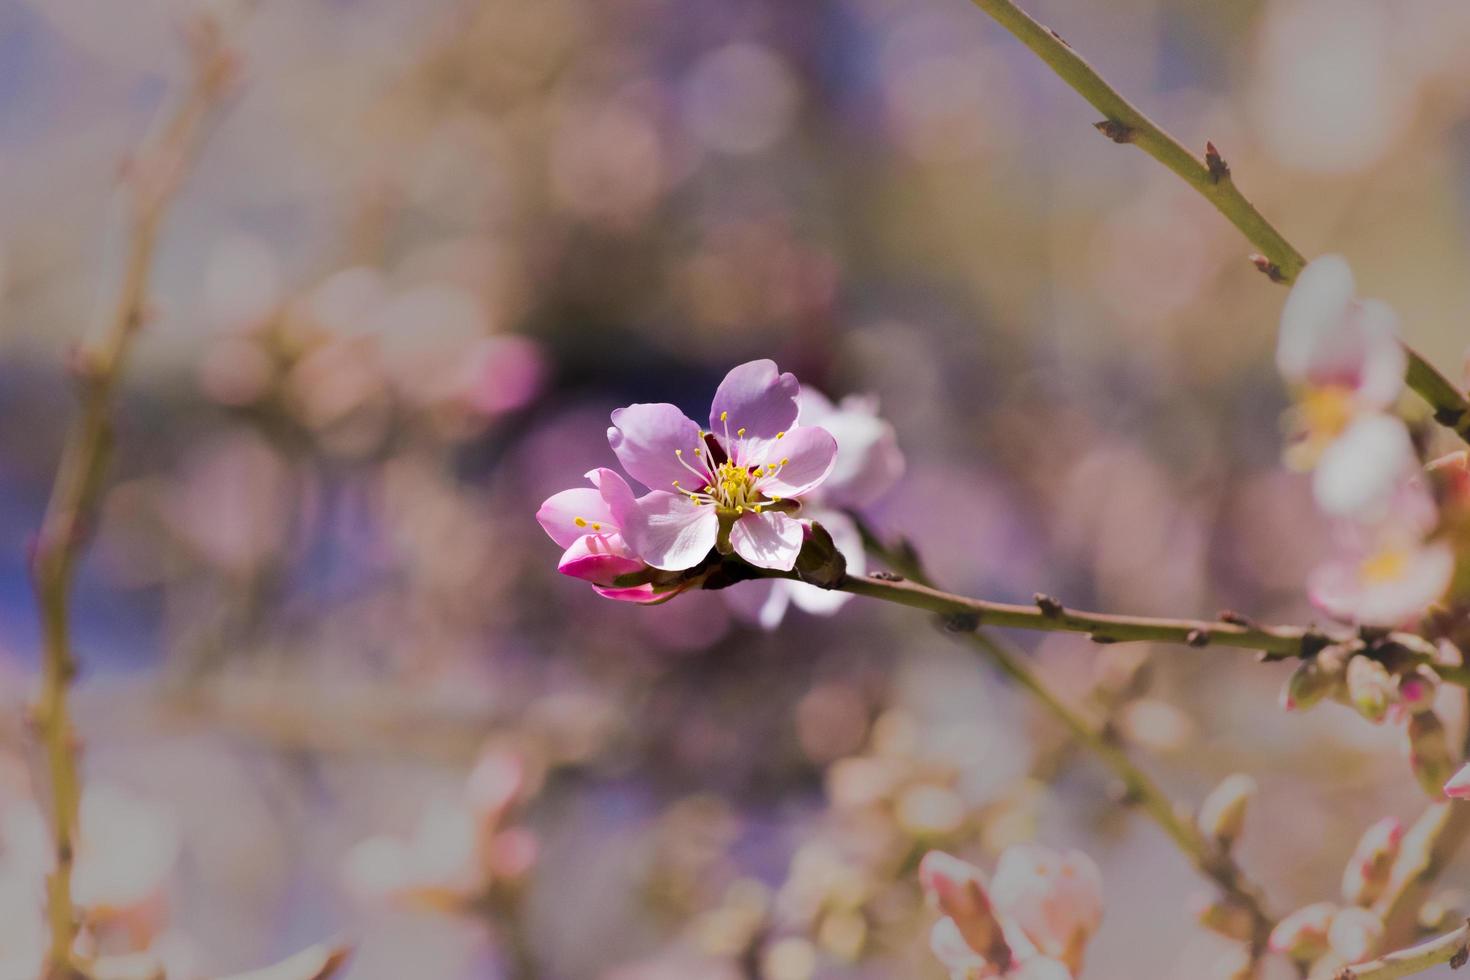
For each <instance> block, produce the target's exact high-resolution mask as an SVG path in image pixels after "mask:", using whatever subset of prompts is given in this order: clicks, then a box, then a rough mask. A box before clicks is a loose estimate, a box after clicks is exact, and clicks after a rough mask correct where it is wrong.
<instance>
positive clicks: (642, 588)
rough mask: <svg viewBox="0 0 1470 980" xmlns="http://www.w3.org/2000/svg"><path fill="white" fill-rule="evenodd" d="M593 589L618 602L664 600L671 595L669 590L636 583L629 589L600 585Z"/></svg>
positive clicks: (605, 597)
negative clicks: (655, 589) (659, 590)
mask: <svg viewBox="0 0 1470 980" xmlns="http://www.w3.org/2000/svg"><path fill="white" fill-rule="evenodd" d="M592 591H594V592H596V593H597V594H598V595H600V596H602V597H603V598H604V599H613V600H616V601H617V602H638V603H645V604H646V603H650V602H662V601H663V600H665V599H667V598H668V597H669V593H667V592H655V591H653V586H652V585H635V586H632V587H631V588H627V589H608V588H604V587H602V586H600V585H594V586H593V587H592Z"/></svg>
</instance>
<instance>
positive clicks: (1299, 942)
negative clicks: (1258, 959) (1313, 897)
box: [1268, 902, 1337, 963]
mask: <svg viewBox="0 0 1470 980" xmlns="http://www.w3.org/2000/svg"><path fill="white" fill-rule="evenodd" d="M1336 914H1337V906H1336V905H1334V904H1332V903H1331V902H1317V903H1315V904H1313V905H1307V906H1305V907H1303V908H1299V909H1297V910H1296V911H1295V912H1293V913H1291V914H1290V915H1288V916H1287V917H1286V918H1284V919H1282V920H1281V921H1280V922H1278V923H1277V924H1276V928H1274V929H1272V930H1271V937H1270V940H1269V942H1268V945H1269V946H1270V947H1271V951H1272V952H1274V953H1280V954H1281V955H1283V956H1287V957H1290V958H1291V959H1294V960H1298V961H1300V962H1303V963H1309V962H1311V961H1312V960H1315V959H1316V958H1317V957H1319V956H1321V955H1322V954H1323V953H1325V952H1327V947H1328V940H1327V935H1328V932H1329V930H1330V929H1331V928H1332V919H1333V916H1335V915H1336Z"/></svg>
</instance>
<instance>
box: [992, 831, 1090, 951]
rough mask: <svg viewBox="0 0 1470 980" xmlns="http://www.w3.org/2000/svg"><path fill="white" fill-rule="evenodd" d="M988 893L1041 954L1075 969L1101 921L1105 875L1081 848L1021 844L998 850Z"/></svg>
mask: <svg viewBox="0 0 1470 980" xmlns="http://www.w3.org/2000/svg"><path fill="white" fill-rule="evenodd" d="M990 893H991V896H992V898H993V899H994V900H995V903H996V905H997V906H999V907H1000V908H1001V909H1002V910H1004V912H1005V914H1007V915H1010V916H1013V917H1014V918H1015V920H1016V922H1017V924H1018V925H1019V926H1020V927H1021V929H1022V930H1023V931H1024V932H1025V933H1026V935H1027V936H1028V937H1029V938H1030V939H1031V941H1032V942H1034V943H1035V944H1036V948H1037V950H1038V951H1039V952H1041V953H1042V954H1044V955H1046V956H1049V957H1052V958H1053V959H1057V960H1060V961H1062V962H1063V963H1066V964H1067V965H1068V966H1069V967H1071V968H1072V969H1073V970H1074V971H1075V970H1077V969H1078V968H1080V966H1081V963H1082V950H1083V947H1084V946H1085V945H1086V944H1087V940H1088V939H1090V938H1091V937H1092V934H1093V933H1094V932H1096V931H1097V927H1098V925H1099V924H1100V923H1101V922H1102V914H1103V903H1102V876H1101V875H1100V874H1099V873H1098V870H1097V865H1095V864H1093V863H1092V859H1091V858H1089V857H1088V856H1087V855H1086V854H1083V853H1082V852H1081V851H1067V852H1066V853H1059V852H1057V851H1053V850H1051V849H1049V848H1046V847H1042V846H1041V845H1039V844H1017V845H1014V846H1012V847H1009V848H1007V849H1006V851H1005V853H1004V854H1002V855H1001V856H1000V863H999V864H998V865H997V866H996V869H995V878H994V880H993V881H992V882H991V888H990Z"/></svg>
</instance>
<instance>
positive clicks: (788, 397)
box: [709, 360, 801, 448]
mask: <svg viewBox="0 0 1470 980" xmlns="http://www.w3.org/2000/svg"><path fill="white" fill-rule="evenodd" d="M800 390H801V385H799V384H798V383H797V381H796V375H794V374H791V373H789V372H788V373H786V374H782V373H781V371H780V369H779V368H777V367H776V362H775V361H771V360H760V361H747V362H746V363H744V364H741V365H739V366H738V367H734V368H731V369H730V373H729V374H727V375H725V380H723V381H721V382H720V387H719V388H718V389H716V390H715V399H714V402H713V403H712V404H711V405H710V410H709V427H710V431H711V432H714V433H716V434H718V435H720V436H721V437H722V438H723V436H724V434H725V431H726V429H727V428H728V430H729V432H730V435H731V438H732V439H733V438H734V437H735V433H736V432H737V431H738V430H740V429H744V430H745V435H744V436H742V437H741V439H745V440H759V441H765V440H770V439H774V438H776V434H777V433H778V432H785V431H786V430H788V429H790V428H791V427H792V426H793V425H795V424H796V413H797V405H796V395H797V392H799V391H800ZM722 414H724V415H726V418H724V419H721V418H720V416H721V415H722ZM726 448H729V447H726Z"/></svg>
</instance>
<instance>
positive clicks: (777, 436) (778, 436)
mask: <svg viewBox="0 0 1470 980" xmlns="http://www.w3.org/2000/svg"><path fill="white" fill-rule="evenodd" d="M776 438H777V439H785V438H786V433H784V432H778V433H776Z"/></svg>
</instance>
